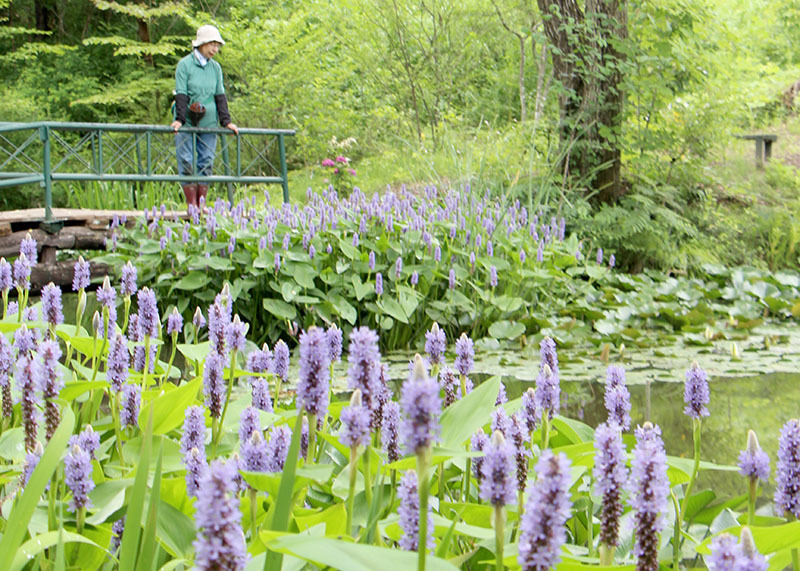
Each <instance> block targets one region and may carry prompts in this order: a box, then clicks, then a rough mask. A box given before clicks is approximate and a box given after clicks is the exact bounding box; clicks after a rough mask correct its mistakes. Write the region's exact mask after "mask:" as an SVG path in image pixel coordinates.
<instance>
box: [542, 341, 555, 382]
mask: <svg viewBox="0 0 800 571" xmlns="http://www.w3.org/2000/svg"><path fill="white" fill-rule="evenodd" d="M539 356H540V358H541V363H540V365H539V370H542V369H544V366H545V365H547V366H548V367H550V371H551V372H552V374H554V375H555V376H556V377H558V375H559V371H558V354H557V353H556V342H555V341H553V340H552V339H551V338H550V337H545V338H544V339H542V342H541V343H540V344H539Z"/></svg>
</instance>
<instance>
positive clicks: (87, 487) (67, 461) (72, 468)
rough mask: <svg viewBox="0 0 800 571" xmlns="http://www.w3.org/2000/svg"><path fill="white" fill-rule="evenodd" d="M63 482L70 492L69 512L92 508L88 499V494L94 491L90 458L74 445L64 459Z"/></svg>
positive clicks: (84, 451)
mask: <svg viewBox="0 0 800 571" xmlns="http://www.w3.org/2000/svg"><path fill="white" fill-rule="evenodd" d="M64 482H65V483H66V484H67V487H68V488H69V489H70V491H71V492H72V499H71V500H70V502H69V510H70V511H71V512H77V511H78V510H80V509H81V508H86V507H91V506H92V501H91V500H90V499H89V492H91V491H92V490H93V489H94V480H92V457H91V455H90V454H89V453H88V452H87V451H86V450H83V449H82V448H81V447H80V446H78V445H77V444H74V445H73V446H72V448H71V449H70V451H69V453H68V454H67V455H66V456H65V457H64Z"/></svg>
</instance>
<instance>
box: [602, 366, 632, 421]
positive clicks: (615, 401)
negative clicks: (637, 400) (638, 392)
mask: <svg viewBox="0 0 800 571" xmlns="http://www.w3.org/2000/svg"><path fill="white" fill-rule="evenodd" d="M604 402H605V405H606V410H608V421H609V422H610V423H614V424H616V425H617V426H619V427H620V429H621V430H628V429H629V428H630V426H631V395H630V392H629V391H628V387H627V386H626V385H625V369H623V368H622V367H619V366H616V365H611V366H610V367H608V371H607V373H606V391H605V397H604Z"/></svg>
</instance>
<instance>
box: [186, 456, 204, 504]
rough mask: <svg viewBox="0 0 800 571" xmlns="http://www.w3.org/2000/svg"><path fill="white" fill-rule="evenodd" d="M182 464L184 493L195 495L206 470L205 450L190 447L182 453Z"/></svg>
mask: <svg viewBox="0 0 800 571" xmlns="http://www.w3.org/2000/svg"><path fill="white" fill-rule="evenodd" d="M183 465H184V466H185V467H186V493H187V495H189V496H194V497H197V489H198V488H199V487H200V480H201V479H202V478H203V475H204V474H205V473H206V471H207V470H208V464H207V462H206V455H205V451H204V450H203V449H199V448H192V449H191V450H189V452H187V453H186V454H185V455H184V457H183Z"/></svg>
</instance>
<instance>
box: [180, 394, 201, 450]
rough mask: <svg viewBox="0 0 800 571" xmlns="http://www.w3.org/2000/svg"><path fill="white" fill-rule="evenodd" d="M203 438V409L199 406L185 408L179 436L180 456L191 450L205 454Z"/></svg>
mask: <svg viewBox="0 0 800 571" xmlns="http://www.w3.org/2000/svg"><path fill="white" fill-rule="evenodd" d="M205 437H206V421H205V419H204V418H203V409H202V408H200V407H199V406H190V407H187V408H186V412H185V416H184V420H183V434H182V435H181V454H183V455H184V456H185V455H186V454H188V453H189V452H190V451H191V450H192V448H197V449H198V450H200V451H202V452H205ZM204 456H205V454H204Z"/></svg>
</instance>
